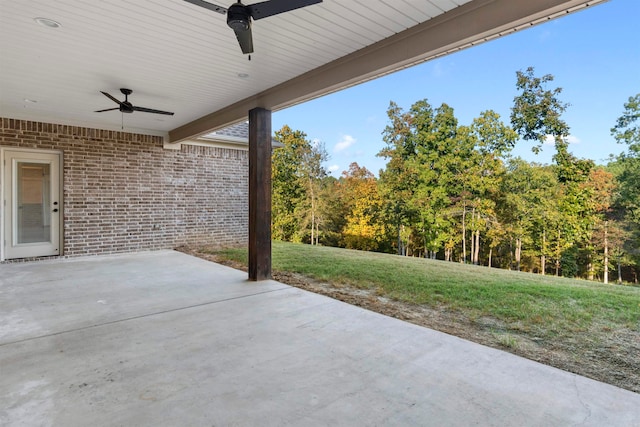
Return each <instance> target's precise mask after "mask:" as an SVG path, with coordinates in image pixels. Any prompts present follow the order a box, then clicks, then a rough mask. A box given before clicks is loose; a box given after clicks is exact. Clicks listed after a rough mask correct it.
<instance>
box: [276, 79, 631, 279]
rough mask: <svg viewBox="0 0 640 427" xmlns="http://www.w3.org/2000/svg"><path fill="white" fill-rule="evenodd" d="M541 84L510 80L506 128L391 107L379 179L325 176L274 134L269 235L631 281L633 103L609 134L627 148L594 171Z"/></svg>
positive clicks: (303, 148)
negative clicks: (517, 153)
mask: <svg viewBox="0 0 640 427" xmlns="http://www.w3.org/2000/svg"><path fill="white" fill-rule="evenodd" d="M552 82H553V76H552V75H544V76H541V77H538V76H536V75H535V70H534V69H533V68H528V69H526V70H524V71H518V72H517V73H516V88H517V91H518V92H517V93H518V94H517V96H516V97H515V98H514V103H513V107H512V109H511V116H510V123H509V124H505V123H504V122H503V121H502V120H501V117H500V116H499V115H498V114H497V113H495V112H494V111H491V110H487V111H483V112H482V113H480V115H479V116H478V117H477V118H475V119H474V120H473V121H472V123H471V124H468V125H464V124H460V123H459V122H458V119H457V118H456V117H455V114H454V110H453V108H451V107H450V106H449V105H447V104H445V103H443V104H442V105H440V106H439V107H433V106H432V105H430V104H429V102H428V100H426V99H424V100H420V101H417V102H415V103H414V104H413V105H412V106H411V107H410V108H409V109H408V110H406V111H405V110H403V109H402V108H400V107H399V106H398V105H396V104H395V103H394V102H391V103H390V105H389V108H388V110H387V116H388V124H387V126H386V128H385V129H384V131H383V132H382V136H383V140H384V142H385V146H384V148H383V149H382V150H381V151H380V152H379V153H378V156H380V157H382V158H384V159H385V160H386V162H387V163H386V166H385V168H384V169H383V170H381V171H380V173H379V178H376V177H375V175H374V174H373V173H372V172H371V171H369V170H367V169H366V168H365V167H363V166H360V165H358V164H357V163H352V164H351V165H350V166H349V169H348V170H346V171H344V172H343V173H342V176H341V177H339V178H334V177H332V176H329V174H328V173H327V170H326V169H325V167H324V166H323V164H324V162H325V161H326V160H327V158H328V155H327V152H326V150H325V147H324V146H323V144H322V143H317V142H311V141H309V140H307V136H306V134H305V133H304V132H302V131H299V130H292V129H291V128H289V127H288V126H284V127H283V128H282V129H280V130H279V131H277V132H276V134H275V139H276V140H277V141H278V142H280V143H281V144H282V147H281V148H278V149H276V150H274V152H273V162H272V168H273V169H272V173H273V180H272V182H273V204H272V217H273V223H272V233H273V237H274V238H275V239H277V240H284V241H294V242H306V243H309V244H314V245H318V244H320V245H327V246H337V247H344V248H351V249H360V250H367V251H380V252H389V253H397V254H399V255H405V256H417V257H428V258H432V259H442V260H446V261H455V262H463V263H470V264H477V265H484V266H488V267H495V268H505V269H513V270H522V271H529V272H533V273H540V274H554V275H558V276H559V275H562V276H566V277H582V278H585V279H589V280H602V281H604V282H605V283H608V282H612V281H618V282H622V281H625V282H635V283H637V281H638V277H637V274H638V271H639V269H640V94H637V95H635V96H632V97H630V98H629V99H628V102H626V103H625V104H624V105H623V112H622V115H621V116H620V118H619V119H618V120H617V121H616V123H613V124H612V125H613V127H612V128H611V133H612V135H613V136H614V138H615V139H616V140H617V142H618V143H621V144H625V145H626V147H627V150H626V151H625V153H623V154H621V155H619V156H617V157H611V158H610V159H609V162H608V164H607V165H606V166H598V165H596V164H595V163H594V162H593V161H592V160H588V159H580V158H577V157H575V156H574V155H573V154H572V153H571V152H570V151H569V143H568V137H569V135H570V128H569V126H568V124H567V123H566V122H565V121H564V119H563V118H562V114H563V113H564V112H565V110H566V109H567V107H568V104H566V103H564V102H563V101H562V100H561V99H560V95H561V92H562V89H561V88H550V86H551V85H552ZM549 140H553V143H554V145H555V154H554V156H553V163H552V164H551V165H542V164H538V163H535V162H528V161H525V160H523V159H521V158H518V157H513V156H511V154H510V153H511V150H512V149H513V148H514V146H515V144H516V143H518V142H521V143H526V142H528V143H531V144H532V150H533V151H534V152H538V151H539V150H540V148H541V147H542V144H543V143H545V142H546V141H549ZM611 275H613V276H611Z"/></svg>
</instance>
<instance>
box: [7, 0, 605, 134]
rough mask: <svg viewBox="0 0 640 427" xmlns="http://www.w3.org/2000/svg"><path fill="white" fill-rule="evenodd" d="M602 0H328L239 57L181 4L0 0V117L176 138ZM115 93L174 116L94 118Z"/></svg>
mask: <svg viewBox="0 0 640 427" xmlns="http://www.w3.org/2000/svg"><path fill="white" fill-rule="evenodd" d="M601 1H604V0H537V1H535V2H534V1H531V0H366V1H365V0H349V1H338V0H324V2H323V3H320V4H317V5H313V6H309V7H306V8H303V9H299V10H296V11H293V12H289V13H286V14H282V15H277V16H273V17H269V18H267V19H264V20H260V21H257V22H255V23H254V25H253V36H254V46H255V53H254V54H253V55H251V60H250V61H249V60H248V58H247V56H246V55H243V54H242V53H241V52H240V48H239V46H238V43H237V41H236V40H235V36H234V34H233V32H232V31H231V29H229V28H228V27H227V26H226V23H225V17H224V16H223V15H220V14H217V13H214V12H211V11H208V10H205V9H203V8H200V7H197V6H194V5H192V4H190V3H187V2H185V1H183V0H163V1H161V2H160V1H155V0H138V1H135V2H133V1H132V2H124V1H118V0H108V1H100V2H87V1H83V0H58V1H55V2H52V1H49V0H23V1H12V0H0V76H1V78H0V95H1V96H0V116H2V117H9V118H18V119H25V120H36V121H44V122H54V123H61V124H70V125H77V126H89V127H97V128H103V129H120V127H121V120H124V128H125V130H127V131H132V132H143V133H149V134H157V135H165V136H169V138H170V140H171V141H173V142H177V141H180V140H184V139H188V138H191V137H194V136H197V135H202V134H204V133H208V132H210V131H213V130H216V129H219V128H221V127H224V126H227V125H230V124H233V123H236V122H238V121H241V120H245V119H246V115H247V111H248V110H249V109H251V108H254V107H263V108H268V109H272V110H278V109H282V108H286V107H288V106H291V105H293V104H295V103H299V102H303V101H305V100H308V99H311V98H314V97H317V96H321V95H324V94H326V93H330V92H332V91H336V90H340V89H342V88H345V87H348V86H350V85H354V84H357V83H360V82H362V81H365V80H368V79H371V78H375V77H378V76H380V75H383V74H385V73H389V72H392V71H395V70H398V69H400V68H403V67H407V66H410V65H413V64H416V63H419V62H423V61H426V60H429V59H431V58H433V57H436V56H439V55H444V54H447V53H449V52H452V51H455V50H458V49H461V48H465V47H468V46H471V45H473V44H476V43H480V42H482V41H485V40H488V39H491V38H494V37H498V36H501V35H504V34H508V33H510V32H512V31H515V30H518V29H521V28H524V27H527V26H529V25H532V24H535V23H538V22H542V21H545V20H547V19H550V18H552V17H556V16H559V15H563V14H565V13H567V12H571V11H574V10H577V9H580V8H582V7H585V6H590V5H593V4H596V3H600V2H601ZM217 3H220V4H222V5H224V6H229V4H230V3H231V1H230V0H217ZM37 17H44V18H49V19H52V20H55V21H57V22H59V23H60V24H61V27H60V28H57V29H52V28H48V27H45V26H41V25H38V24H37V23H36V22H35V21H34V18H37ZM242 75H248V77H244V78H243V77H241V76H242ZM122 87H126V88H130V89H133V94H132V95H131V97H130V101H132V102H133V104H134V105H138V106H144V107H149V108H154V109H159V110H168V111H173V112H175V115H174V116H160V115H155V114H147V113H142V112H136V113H134V114H126V115H124V117H122V115H121V113H120V112H119V111H117V110H116V111H110V112H104V113H95V112H94V110H99V109H105V108H111V107H114V106H116V104H114V103H113V102H112V101H110V100H109V99H107V98H106V97H104V96H103V95H102V94H101V93H100V92H99V91H106V92H109V93H111V94H112V95H114V96H115V97H117V98H118V99H122V95H121V94H120V93H119V90H118V89H119V88H122ZM29 100H30V101H36V102H30V101H29Z"/></svg>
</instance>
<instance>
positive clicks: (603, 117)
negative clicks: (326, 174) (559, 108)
mask: <svg viewBox="0 0 640 427" xmlns="http://www.w3.org/2000/svg"><path fill="white" fill-rule="evenodd" d="M639 17H640V1H639V0H610V1H609V2H606V3H604V4H601V5H598V6H594V7H590V8H587V9H585V10H582V11H580V12H576V13H573V14H570V15H567V16H565V17H563V18H560V19H556V20H553V21H550V22H547V23H545V24H542V25H538V26H535V27H532V28H530V29H527V30H524V31H520V32H517V33H514V34H511V35H509V36H506V37H502V38H499V39H497V40H493V41H490V42H487V43H484V44H481V45H479V46H476V47H473V48H470V49H466V50H463V51H461V52H457V53H455V54H452V55H448V56H446V57H444V58H439V59H436V60H433V61H429V62H426V63H424V64H421V65H418V66H415V67H412V68H409V69H406V70H403V71H400V72H397V73H394V74H391V75H388V76H385V77H382V78H380V79H376V80H374V81H371V82H367V83H364V84H361V85H359V86H355V87H353V88H350V89H346V90H344V91H341V92H338V93H335V94H332V95H328V96H325V97H322V98H319V99H316V100H313V101H309V102H306V103H304V104H301V105H298V106H295V107H291V108H288V109H286V110H282V111H279V112H276V113H274V114H273V129H274V131H275V130H277V129H280V128H281V127H282V126H283V125H285V124H287V125H289V126H290V127H291V128H293V129H297V130H301V131H303V132H305V133H306V134H307V137H308V139H310V140H319V141H322V142H323V143H324V144H325V147H326V149H327V151H328V153H329V155H330V159H329V161H328V162H327V167H328V168H330V170H331V171H332V173H333V175H334V176H336V177H337V176H340V174H341V173H342V171H343V170H346V169H347V167H348V166H349V164H350V163H351V162H358V164H359V165H360V166H365V167H367V169H369V170H370V171H372V172H373V173H375V174H376V175H377V174H378V171H379V170H380V169H382V168H384V165H385V160H384V159H382V158H378V157H376V154H377V153H378V152H379V151H380V149H381V148H382V147H383V146H384V142H383V141H382V131H383V130H384V127H385V126H386V125H387V123H388V120H387V116H386V111H387V108H388V106H389V102H390V101H394V102H396V103H397V104H398V105H399V106H401V107H402V108H403V109H405V110H406V109H408V108H409V107H410V106H411V104H413V103H414V102H416V101H418V100H421V99H427V100H428V101H429V103H430V104H431V105H432V106H433V107H434V108H435V107H438V106H440V104H442V103H443V102H445V103H447V104H449V105H450V106H451V107H453V108H454V111H455V114H456V117H457V118H458V121H459V123H460V124H470V123H471V121H472V120H473V119H474V118H475V117H478V116H479V115H480V112H481V111H484V110H488V109H492V110H494V111H496V112H497V113H498V114H500V116H501V117H502V120H503V121H504V122H505V123H508V122H509V114H510V108H511V105H512V103H513V98H514V96H516V95H517V92H516V88H515V79H516V76H515V73H516V71H517V70H524V69H526V68H527V67H529V66H533V67H535V69H536V75H538V76H541V75H543V74H553V75H554V77H555V80H554V82H553V87H556V86H559V87H562V88H563V92H562V94H561V99H562V100H563V101H565V102H568V103H570V104H571V106H570V107H569V109H568V110H567V112H566V113H565V115H564V119H565V120H566V121H567V123H568V124H569V126H570V127H571V135H572V136H571V141H572V144H571V145H570V150H571V151H572V152H573V153H574V154H575V155H576V156H578V157H582V158H589V159H593V160H595V161H596V162H597V163H600V164H604V163H606V159H607V157H608V156H609V154H617V153H620V152H622V151H624V148H625V147H624V146H622V145H619V144H616V142H615V141H614V140H613V138H612V137H611V135H610V131H609V130H610V128H611V127H612V126H613V125H614V124H615V120H616V118H617V117H619V116H620V115H621V113H622V111H623V104H624V103H625V102H626V101H627V100H628V98H629V97H630V96H632V95H635V94H637V93H640V20H639ZM553 152H554V150H553V146H552V145H549V146H545V147H544V149H543V151H542V153H541V154H539V155H534V154H533V153H532V152H531V145H530V144H529V143H527V142H526V141H520V142H519V143H518V144H517V146H516V148H515V149H514V151H513V153H512V154H513V155H518V156H521V157H523V158H525V159H527V160H530V161H536V162H539V163H550V162H551V156H552V155H553Z"/></svg>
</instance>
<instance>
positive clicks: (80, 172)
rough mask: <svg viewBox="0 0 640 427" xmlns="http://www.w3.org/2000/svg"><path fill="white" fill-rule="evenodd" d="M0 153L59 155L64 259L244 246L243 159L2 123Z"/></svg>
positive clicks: (83, 131) (102, 133) (236, 154)
mask: <svg viewBox="0 0 640 427" xmlns="http://www.w3.org/2000/svg"><path fill="white" fill-rule="evenodd" d="M0 126H1V127H0V146H3V147H21V148H38V149H49V150H60V151H62V153H63V163H64V164H63V171H64V173H63V183H64V184H63V191H64V235H63V239H64V254H65V255H68V256H77V255H88V254H105V253H115V252H131V251H138V250H150V249H168V248H175V247H177V246H181V245H187V244H188V245H205V244H206V245H218V246H230V245H244V244H246V241H247V230H248V153H247V152H246V151H243V150H233V149H227V148H216V147H206V146H190V145H183V146H182V148H181V149H180V150H179V151H178V150H165V149H163V148H162V144H163V141H162V138H161V137H157V136H149V135H139V134H131V133H126V132H117V131H107V130H99V129H89V128H82V127H75V126H64V125H56V124H47V123H37V122H29V121H23V120H14V119H0Z"/></svg>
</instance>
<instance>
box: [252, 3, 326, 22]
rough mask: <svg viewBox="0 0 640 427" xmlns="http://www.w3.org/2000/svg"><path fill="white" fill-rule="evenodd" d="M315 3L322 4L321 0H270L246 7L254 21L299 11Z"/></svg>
mask: <svg viewBox="0 0 640 427" xmlns="http://www.w3.org/2000/svg"><path fill="white" fill-rule="evenodd" d="M316 3H322V0H295V1H292V0H270V1H263V2H260V3H254V4H250V5H247V9H248V10H249V14H250V15H251V17H252V18H253V19H254V20H255V19H262V18H266V17H268V16H273V15H277V14H279V13H283V12H289V11H291V10H296V9H300V8H301V7H305V6H311V5H312V4H316Z"/></svg>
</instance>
